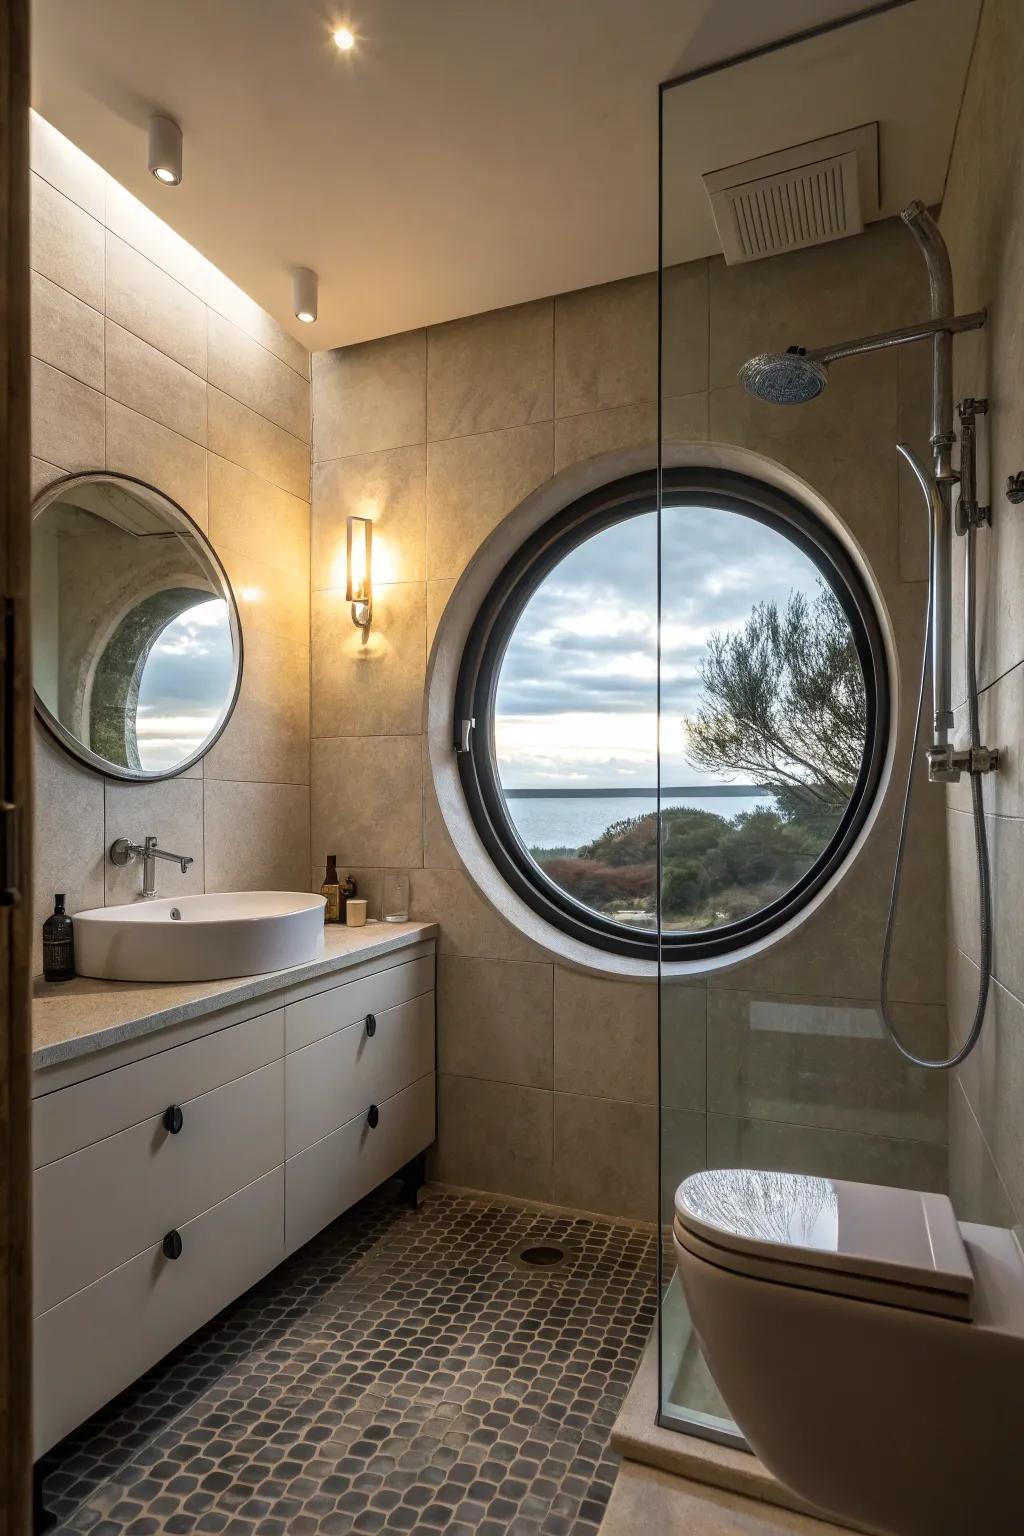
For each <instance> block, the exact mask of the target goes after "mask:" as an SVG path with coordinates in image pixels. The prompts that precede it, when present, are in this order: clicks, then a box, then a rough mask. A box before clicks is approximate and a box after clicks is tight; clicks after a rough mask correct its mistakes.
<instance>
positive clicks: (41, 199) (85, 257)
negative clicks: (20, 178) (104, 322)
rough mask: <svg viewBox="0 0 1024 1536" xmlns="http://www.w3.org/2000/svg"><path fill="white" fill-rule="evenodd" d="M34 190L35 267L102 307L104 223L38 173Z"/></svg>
mask: <svg viewBox="0 0 1024 1536" xmlns="http://www.w3.org/2000/svg"><path fill="white" fill-rule="evenodd" d="M31 191H32V230H31V237H30V239H31V263H32V270H33V271H34V272H41V273H42V274H43V276H44V277H48V278H49V279H50V281H51V282H52V283H56V284H57V286H58V287H59V288H66V289H67V291H68V293H73V294H74V295H75V297H76V298H78V299H81V300H82V301H83V303H85V304H89V305H91V307H92V308H93V309H100V310H102V308H103V225H102V224H100V223H99V222H98V221H97V220H96V219H94V218H92V217H91V216H90V215H89V214H88V213H86V212H85V210H84V209H82V208H80V207H79V206H78V204H77V203H73V202H71V200H70V199H69V198H66V197H64V196H63V195H62V194H61V193H60V192H57V191H55V190H54V188H53V187H51V186H50V184H49V182H46V181H42V180H41V179H40V178H39V177H38V176H33V177H32V184H31Z"/></svg>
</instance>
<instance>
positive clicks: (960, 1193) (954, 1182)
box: [949, 1073, 1024, 1227]
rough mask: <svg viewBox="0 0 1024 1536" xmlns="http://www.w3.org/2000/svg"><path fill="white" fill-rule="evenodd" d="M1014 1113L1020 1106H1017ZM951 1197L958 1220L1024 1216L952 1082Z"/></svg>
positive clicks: (1010, 1221) (992, 1221)
mask: <svg viewBox="0 0 1024 1536" xmlns="http://www.w3.org/2000/svg"><path fill="white" fill-rule="evenodd" d="M1014 1114H1015V1115H1017V1114H1019V1107H1018V1106H1014ZM949 1198H950V1199H951V1200H952V1202H953V1208H954V1210H955V1211H956V1215H957V1220H958V1221H981V1222H984V1223H985V1224H986V1225H988V1226H993V1227H1012V1226H1015V1225H1016V1224H1017V1223H1018V1222H1020V1221H1022V1220H1024V1211H1020V1210H1015V1209H1014V1206H1013V1201H1012V1200H1011V1199H1010V1196H1009V1192H1008V1191H1007V1188H1006V1185H1005V1184H1004V1183H1003V1181H1002V1178H1001V1177H1000V1174H999V1169H998V1168H997V1167H996V1165H995V1162H994V1160H993V1157H992V1154H991V1152H990V1151H989V1148H988V1146H987V1144H986V1142H985V1138H984V1136H983V1134H982V1130H981V1126H980V1125H979V1124H978V1122H977V1120H976V1118H975V1115H974V1111H973V1110H972V1108H971V1106H970V1104H969V1102H968V1100H967V1096H966V1094H965V1093H964V1091H963V1088H962V1086H961V1084H960V1082H959V1080H958V1079H957V1077H956V1076H954V1075H953V1074H952V1073H951V1074H950V1083H949Z"/></svg>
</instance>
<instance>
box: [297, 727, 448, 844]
mask: <svg viewBox="0 0 1024 1536" xmlns="http://www.w3.org/2000/svg"><path fill="white" fill-rule="evenodd" d="M311 770H312V778H311V783H312V787H313V831H312V839H313V848H314V850H315V851H316V855H317V858H318V859H319V858H320V857H321V856H322V855H324V854H326V853H336V854H337V855H338V857H339V859H340V860H341V862H342V863H343V864H362V865H366V866H367V867H369V868H371V869H410V868H414V867H415V866H417V865H422V863H423V816H422V804H423V795H422V789H421V785H420V772H421V762H420V740H419V737H418V736H363V737H358V738H352V737H350V738H348V739H339V738H337V737H323V738H321V739H320V740H314V742H313V749H312V762H311Z"/></svg>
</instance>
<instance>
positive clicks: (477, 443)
mask: <svg viewBox="0 0 1024 1536" xmlns="http://www.w3.org/2000/svg"><path fill="white" fill-rule="evenodd" d="M553 467H554V449H553V440H552V428H551V426H550V424H548V423H540V424H538V425H536V426H530V427H512V428H510V429H509V430H508V431H506V432H485V433H483V434H482V435H481V436H479V437H460V438H455V439H454V440H452V441H451V442H447V443H431V444H430V446H429V448H428V449H427V576H428V578H429V579H430V580H432V581H433V580H436V579H437V578H438V577H456V576H460V575H461V574H462V571H463V569H464V567H465V565H466V563H467V561H468V560H469V559H470V557H471V556H472V555H473V554H474V553H475V551H476V550H477V548H478V547H479V546H480V544H482V543H483V541H484V539H485V538H486V537H487V535H488V534H489V533H490V532H491V531H492V529H494V528H495V527H496V526H497V524H498V523H500V522H501V520H502V518H504V517H506V516H507V515H508V513H509V512H511V511H512V509H513V507H516V506H518V505H519V503H520V502H521V501H523V500H524V498H525V497H526V496H528V495H529V493H530V492H531V491H533V490H536V488H537V486H538V485H541V484H542V483H543V482H544V481H545V480H546V479H548V477H549V476H550V475H551V474H552V472H553Z"/></svg>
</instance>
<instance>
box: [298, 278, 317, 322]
mask: <svg viewBox="0 0 1024 1536" xmlns="http://www.w3.org/2000/svg"><path fill="white" fill-rule="evenodd" d="M318 286H319V283H318V279H317V275H316V273H315V272H311V271H310V270H309V268H308V267H296V268H295V269H294V271H293V272H292V310H293V312H294V314H295V318H296V320H303V321H304V322H305V323H306V325H312V323H313V321H314V320H315V319H316V309H317V289H318Z"/></svg>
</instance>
